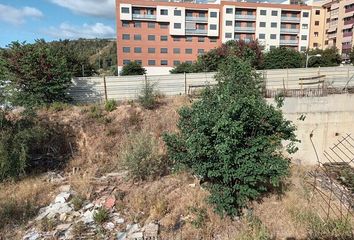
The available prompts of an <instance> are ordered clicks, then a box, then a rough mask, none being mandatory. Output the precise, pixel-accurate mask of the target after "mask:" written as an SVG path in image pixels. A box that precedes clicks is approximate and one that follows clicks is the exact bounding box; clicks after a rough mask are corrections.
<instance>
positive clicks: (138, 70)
mask: <svg viewBox="0 0 354 240" xmlns="http://www.w3.org/2000/svg"><path fill="white" fill-rule="evenodd" d="M145 73H146V69H145V68H143V67H142V66H141V64H139V63H138V62H136V61H133V62H130V63H129V64H127V65H124V67H123V68H122V71H121V72H120V75H121V76H130V75H144V74H145Z"/></svg>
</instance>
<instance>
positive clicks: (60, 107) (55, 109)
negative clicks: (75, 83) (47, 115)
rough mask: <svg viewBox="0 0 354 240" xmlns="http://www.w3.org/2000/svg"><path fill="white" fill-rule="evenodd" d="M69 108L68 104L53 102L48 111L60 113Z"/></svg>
mask: <svg viewBox="0 0 354 240" xmlns="http://www.w3.org/2000/svg"><path fill="white" fill-rule="evenodd" d="M68 107H69V104H67V103H63V102H53V103H52V104H50V105H49V111H52V112H61V111H64V110H65V109H67V108H68Z"/></svg>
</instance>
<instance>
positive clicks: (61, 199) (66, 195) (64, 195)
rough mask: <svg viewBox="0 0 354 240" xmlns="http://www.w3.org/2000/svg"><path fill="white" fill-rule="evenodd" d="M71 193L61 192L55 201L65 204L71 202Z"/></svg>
mask: <svg viewBox="0 0 354 240" xmlns="http://www.w3.org/2000/svg"><path fill="white" fill-rule="evenodd" d="M70 195H71V193H70V192H61V193H59V194H58V195H57V196H56V197H55V199H54V202H55V203H65V202H66V201H68V200H69V198H70Z"/></svg>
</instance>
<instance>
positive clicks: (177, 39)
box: [173, 37, 181, 42]
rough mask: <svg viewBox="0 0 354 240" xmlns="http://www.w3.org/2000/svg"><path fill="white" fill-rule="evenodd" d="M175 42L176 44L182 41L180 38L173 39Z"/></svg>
mask: <svg viewBox="0 0 354 240" xmlns="http://www.w3.org/2000/svg"><path fill="white" fill-rule="evenodd" d="M173 41H174V42H179V41H181V38H180V37H173Z"/></svg>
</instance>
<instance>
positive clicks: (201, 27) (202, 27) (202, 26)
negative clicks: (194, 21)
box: [198, 24, 206, 30]
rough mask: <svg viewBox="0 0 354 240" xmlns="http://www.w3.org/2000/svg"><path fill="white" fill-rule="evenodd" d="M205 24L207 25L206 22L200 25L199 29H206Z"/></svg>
mask: <svg viewBox="0 0 354 240" xmlns="http://www.w3.org/2000/svg"><path fill="white" fill-rule="evenodd" d="M205 26H206V25H204V24H203V25H198V29H199V30H205Z"/></svg>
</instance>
